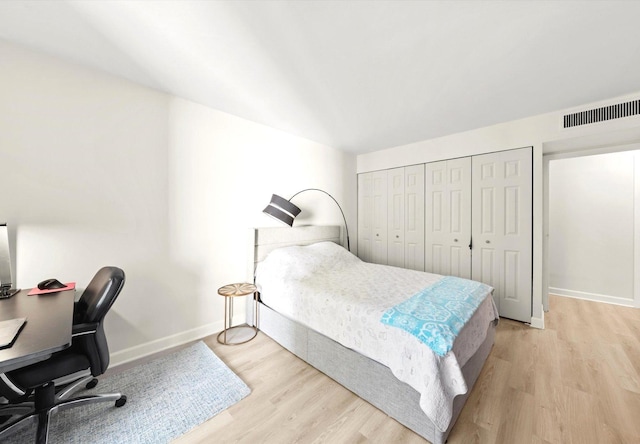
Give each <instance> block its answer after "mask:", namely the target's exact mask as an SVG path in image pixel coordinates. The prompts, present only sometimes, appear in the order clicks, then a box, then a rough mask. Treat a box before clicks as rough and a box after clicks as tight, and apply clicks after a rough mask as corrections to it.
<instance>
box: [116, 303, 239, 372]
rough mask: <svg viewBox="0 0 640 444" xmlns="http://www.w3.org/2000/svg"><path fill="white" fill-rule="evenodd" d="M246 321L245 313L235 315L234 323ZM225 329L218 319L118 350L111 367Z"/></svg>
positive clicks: (222, 322)
mask: <svg viewBox="0 0 640 444" xmlns="http://www.w3.org/2000/svg"><path fill="white" fill-rule="evenodd" d="M244 322H245V316H244V313H243V314H242V315H238V316H234V319H233V325H239V324H242V323H244ZM223 329H224V321H216V322H213V323H211V324H207V325H203V326H201V327H197V328H194V329H191V330H187V331H184V332H180V333H177V334H174V335H171V336H166V337H164V338H160V339H156V340H154V341H150V342H146V343H144V344H140V345H136V346H134V347H131V348H127V349H124V350H120V351H117V352H115V353H112V354H111V355H110V356H109V368H110V369H113V368H115V367H117V366H119V365H122V364H126V363H128V362H131V361H135V360H137V359H142V358H145V357H147V356H150V355H153V354H156V353H160V352H163V351H165V350H168V349H170V348H173V347H177V346H180V345H184V344H188V343H189V342H193V341H198V340H200V339H202V338H206V337H207V336H211V335H213V334H215V333H218V332H221V331H222V330H223Z"/></svg>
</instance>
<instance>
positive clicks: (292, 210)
mask: <svg viewBox="0 0 640 444" xmlns="http://www.w3.org/2000/svg"><path fill="white" fill-rule="evenodd" d="M300 211H301V210H300V208H298V207H297V206H296V205H294V204H292V203H291V202H289V201H288V200H287V199H284V198H282V197H280V196H278V195H277V194H274V195H272V196H271V202H269V205H267V207H266V208H265V209H264V210H262V212H263V213H266V214H268V215H270V216H273V217H275V218H276V219H278V220H279V221H281V222H283V223H285V224H287V225H289V226H290V227H291V226H293V219H294V218H295V217H296V216H297V215H298V214H300Z"/></svg>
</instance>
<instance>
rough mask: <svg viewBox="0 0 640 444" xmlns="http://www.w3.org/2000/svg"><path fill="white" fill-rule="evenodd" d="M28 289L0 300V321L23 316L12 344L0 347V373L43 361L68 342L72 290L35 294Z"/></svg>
mask: <svg viewBox="0 0 640 444" xmlns="http://www.w3.org/2000/svg"><path fill="white" fill-rule="evenodd" d="M28 292H29V290H22V291H20V293H18V294H16V295H15V296H13V297H11V298H9V299H1V300H0V321H4V320H7V319H13V318H23V317H26V318H27V323H26V325H25V326H24V328H23V329H22V331H21V332H20V334H19V335H18V338H17V339H16V341H15V342H14V343H13V345H12V346H11V347H9V348H4V349H0V373H5V372H8V371H11V370H15V369H17V368H20V367H25V366H27V365H30V364H33V363H36V362H38V361H43V360H45V359H47V358H48V357H49V356H51V354H52V353H54V352H57V351H59V350H62V349H65V348H67V347H69V346H70V345H71V329H72V324H73V301H74V297H75V290H67V291H61V292H59V293H53V294H46V295H35V296H28V295H27V293H28Z"/></svg>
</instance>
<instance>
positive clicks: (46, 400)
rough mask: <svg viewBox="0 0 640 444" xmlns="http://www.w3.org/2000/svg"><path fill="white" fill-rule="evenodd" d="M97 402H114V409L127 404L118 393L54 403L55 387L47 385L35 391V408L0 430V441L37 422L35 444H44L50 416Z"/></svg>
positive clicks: (81, 397) (46, 439)
mask: <svg viewBox="0 0 640 444" xmlns="http://www.w3.org/2000/svg"><path fill="white" fill-rule="evenodd" d="M98 402H114V403H115V406H116V407H122V406H123V405H124V404H125V403H126V402H127V397H126V396H124V395H122V394H120V393H111V394H106V395H91V396H78V397H76V398H72V399H65V400H61V401H58V402H56V401H55V387H54V385H53V383H47V384H45V385H43V386H41V387H38V388H36V389H35V408H34V409H33V410H32V411H31V412H30V413H27V414H25V415H23V416H21V417H19V418H18V419H17V420H15V421H11V422H10V423H9V424H7V425H5V426H3V427H2V428H0V440H1V439H2V438H3V437H7V436H9V435H10V434H11V433H13V432H14V431H16V430H17V429H18V428H20V427H22V426H23V425H24V424H25V423H28V422H37V424H38V431H37V434H36V441H35V442H36V444H46V443H47V442H48V440H49V421H50V418H51V414H52V413H54V412H57V411H58V410H66V409H70V408H73V407H78V406H82V405H86V404H94V403H98Z"/></svg>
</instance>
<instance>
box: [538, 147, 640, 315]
mask: <svg viewBox="0 0 640 444" xmlns="http://www.w3.org/2000/svg"><path fill="white" fill-rule="evenodd" d="M639 158H640V152H639V151H626V152H620V153H610V154H600V155H595V156H584V157H574V158H567V159H558V160H552V161H550V163H549V271H550V273H549V287H550V288H549V291H550V292H551V293H554V294H559V295H564V296H571V297H579V298H584V299H591V300H596V301H603V302H612V303H618V304H623V305H628V306H633V305H634V272H635V270H636V269H637V267H636V266H634V242H633V239H634V238H635V236H634V231H635V225H636V224H637V223H638V222H637V221H634V207H635V199H636V196H635V183H636V181H640V171H636V167H635V163H636V162H637V159H639Z"/></svg>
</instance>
